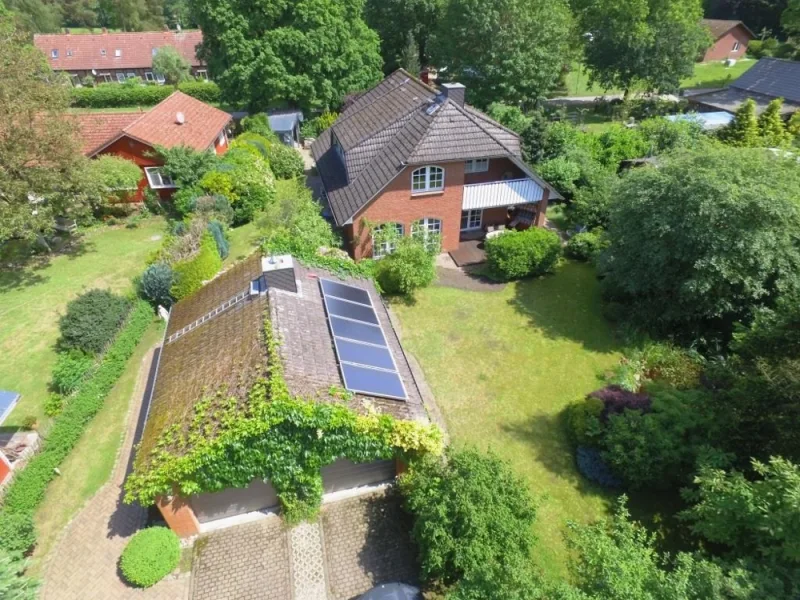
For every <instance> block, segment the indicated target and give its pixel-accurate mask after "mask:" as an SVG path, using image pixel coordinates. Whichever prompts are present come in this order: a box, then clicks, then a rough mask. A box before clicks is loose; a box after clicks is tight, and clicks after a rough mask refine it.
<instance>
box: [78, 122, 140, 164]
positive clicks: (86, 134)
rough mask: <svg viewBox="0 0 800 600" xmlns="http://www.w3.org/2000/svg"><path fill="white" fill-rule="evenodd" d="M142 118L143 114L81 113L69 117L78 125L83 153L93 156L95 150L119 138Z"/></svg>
mask: <svg viewBox="0 0 800 600" xmlns="http://www.w3.org/2000/svg"><path fill="white" fill-rule="evenodd" d="M141 116H142V113H141V112H130V113H79V114H72V115H69V118H70V119H74V120H75V122H76V123H77V126H78V135H79V136H80V141H81V153H83V154H85V155H86V156H91V155H92V154H94V151H95V150H97V149H99V148H102V147H103V146H105V145H107V144H108V143H109V142H110V141H111V140H113V139H115V138H116V137H118V136H119V134H120V132H121V131H122V130H123V129H125V128H126V127H127V126H128V125H130V124H131V123H133V122H134V121H136V120H137V119H139V118H141Z"/></svg>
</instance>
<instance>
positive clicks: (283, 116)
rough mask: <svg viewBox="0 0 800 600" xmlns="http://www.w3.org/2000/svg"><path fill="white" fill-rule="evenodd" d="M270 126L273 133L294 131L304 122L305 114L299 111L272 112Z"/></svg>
mask: <svg viewBox="0 0 800 600" xmlns="http://www.w3.org/2000/svg"><path fill="white" fill-rule="evenodd" d="M268 117H269V126H270V129H272V131H276V132H277V131H293V130H294V128H295V127H297V126H299V125H300V123H302V122H303V113H302V112H300V111H299V110H286V111H270V113H269V115H268Z"/></svg>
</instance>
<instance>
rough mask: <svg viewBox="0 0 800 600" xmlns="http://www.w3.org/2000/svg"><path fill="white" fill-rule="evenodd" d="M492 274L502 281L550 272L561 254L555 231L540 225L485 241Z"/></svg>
mask: <svg viewBox="0 0 800 600" xmlns="http://www.w3.org/2000/svg"><path fill="white" fill-rule="evenodd" d="M485 248H486V260H487V262H488V265H489V271H490V273H491V274H492V276H493V277H495V278H497V279H501V280H504V281H507V280H511V279H519V278H520V277H527V276H530V275H534V276H536V275H544V274H545V273H549V272H551V271H552V270H553V269H554V268H555V266H556V264H557V263H558V259H559V257H560V256H561V241H560V240H559V237H558V234H556V233H555V232H553V231H548V230H547V229H542V228H540V227H531V228H530V229H527V230H525V231H508V232H506V233H503V234H501V235H498V236H497V237H493V238H490V239H488V240H486V242H485Z"/></svg>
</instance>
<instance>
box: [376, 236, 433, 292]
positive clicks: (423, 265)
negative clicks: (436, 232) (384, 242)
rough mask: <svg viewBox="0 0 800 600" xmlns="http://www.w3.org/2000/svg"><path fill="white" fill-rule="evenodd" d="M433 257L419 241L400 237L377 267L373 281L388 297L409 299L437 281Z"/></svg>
mask: <svg viewBox="0 0 800 600" xmlns="http://www.w3.org/2000/svg"><path fill="white" fill-rule="evenodd" d="M434 261H435V256H434V255H433V254H432V253H430V252H428V251H427V250H426V249H425V245H424V243H423V242H421V241H420V240H416V239H414V238H410V237H403V238H400V239H398V240H397V242H396V248H395V251H394V252H393V253H392V254H389V255H388V256H385V257H384V258H382V259H381V260H380V261H378V264H377V266H376V273H375V278H376V279H377V281H378V283H379V284H380V286H381V289H382V290H383V291H384V292H385V293H387V294H403V295H406V296H411V295H413V294H414V292H415V291H416V290H417V289H419V288H422V287H427V286H429V285H430V284H431V283H433V280H434V279H436V265H435V262H434Z"/></svg>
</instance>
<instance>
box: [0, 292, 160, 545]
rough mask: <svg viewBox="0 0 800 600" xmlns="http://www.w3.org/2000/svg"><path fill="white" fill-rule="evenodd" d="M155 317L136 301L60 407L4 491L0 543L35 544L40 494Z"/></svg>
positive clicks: (111, 386) (81, 433) (41, 494)
mask: <svg viewBox="0 0 800 600" xmlns="http://www.w3.org/2000/svg"><path fill="white" fill-rule="evenodd" d="M152 321H153V310H152V309H151V308H150V305H149V304H147V302H144V301H143V300H142V301H139V302H137V303H136V304H135V305H134V307H133V309H132V310H131V312H130V317H129V318H128V321H127V323H126V324H125V326H124V327H123V328H122V330H121V331H120V332H119V335H117V337H116V339H115V340H114V342H113V343H112V344H111V345H110V346H109V347H108V350H106V353H105V354H104V355H103V358H102V360H101V361H100V364H99V366H98V368H97V370H96V371H95V372H94V375H93V376H92V377H90V378H88V379H87V380H86V381H85V382H84V383H83V384H82V385H81V386H80V388H79V389H78V390H77V393H76V394H75V395H74V396H73V397H72V399H71V400H70V402H69V404H67V406H66V407H65V408H64V411H63V412H62V413H61V414H60V415H59V416H58V417H56V418H55V420H54V422H53V426H52V427H51V429H50V431H49V433H48V435H47V437H46V438H44V439H43V441H42V446H41V450H40V452H39V453H38V454H36V455H35V456H34V457H33V458H32V459H31V460H30V462H28V465H27V467H25V469H23V470H22V471H20V472H19V473H17V475H16V476H15V477H14V479H13V480H12V482H11V485H10V486H9V487H8V490H7V492H6V495H5V498H4V501H3V508H2V511H1V512H0V546H2V547H3V548H5V549H7V550H8V551H10V552H12V551H13V552H25V551H27V550H29V549H30V548H31V546H33V543H34V541H35V532H34V529H33V523H32V519H33V512H34V510H35V509H36V507H37V506H38V505H39V504H40V503H41V501H42V499H43V498H44V493H45V490H46V489H47V484H48V483H50V481H51V480H52V479H53V478H54V477H55V476H56V472H55V469H56V468H57V467H58V466H59V465H60V464H61V462H62V461H63V460H64V459H65V458H66V457H67V455H68V454H69V453H70V451H71V450H72V449H73V448H74V447H75V444H77V443H78V441H79V440H80V439H81V436H82V435H83V431H84V429H85V428H86V425H87V424H88V423H89V422H90V421H91V420H92V418H93V417H94V416H95V415H96V414H97V412H98V411H99V410H100V409H101V408H102V406H103V403H104V402H105V398H106V396H107V395H108V393H109V392H110V391H111V389H112V388H113V387H114V385H115V384H116V382H117V380H118V379H119V377H120V376H121V375H122V373H123V371H124V370H125V366H126V364H127V362H128V359H129V358H130V357H131V355H132V354H133V352H134V350H135V349H136V346H137V345H138V344H139V341H140V340H141V339H142V335H144V332H145V330H146V329H147V328H148V327H149V326H150V323H152Z"/></svg>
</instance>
